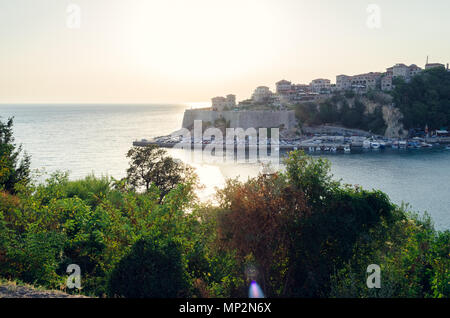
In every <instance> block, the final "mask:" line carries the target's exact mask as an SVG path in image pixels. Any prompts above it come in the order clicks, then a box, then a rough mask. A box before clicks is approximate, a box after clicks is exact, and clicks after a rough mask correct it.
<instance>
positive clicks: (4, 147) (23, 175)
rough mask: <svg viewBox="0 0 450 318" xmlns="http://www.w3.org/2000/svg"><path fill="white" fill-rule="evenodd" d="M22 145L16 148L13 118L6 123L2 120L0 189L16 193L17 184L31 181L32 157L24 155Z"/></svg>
mask: <svg viewBox="0 0 450 318" xmlns="http://www.w3.org/2000/svg"><path fill="white" fill-rule="evenodd" d="M21 152H22V145H20V146H16V144H15V143H14V136H13V118H9V119H8V120H7V122H6V123H4V122H2V121H1V120H0V189H3V190H6V191H8V192H10V193H13V194H14V193H15V189H14V187H15V185H16V184H17V183H24V184H28V183H29V181H30V164H31V157H30V156H29V155H28V154H27V153H24V154H23V155H22V157H21Z"/></svg>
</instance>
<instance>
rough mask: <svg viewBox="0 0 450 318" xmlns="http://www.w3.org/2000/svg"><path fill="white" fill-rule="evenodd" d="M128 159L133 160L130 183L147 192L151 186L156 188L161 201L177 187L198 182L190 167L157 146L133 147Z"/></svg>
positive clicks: (128, 171) (129, 169)
mask: <svg viewBox="0 0 450 318" xmlns="http://www.w3.org/2000/svg"><path fill="white" fill-rule="evenodd" d="M127 157H128V158H130V160H131V161H130V167H129V168H128V170H127V179H128V182H129V183H130V184H131V185H132V186H134V187H135V188H141V187H144V188H145V190H146V191H147V192H148V191H149V190H150V187H151V185H154V186H156V187H157V188H158V189H159V191H160V200H161V201H162V200H163V198H164V197H165V196H166V195H167V194H168V193H169V192H170V191H171V190H173V189H175V188H176V187H177V185H179V184H181V183H188V182H190V183H193V182H194V181H195V180H196V175H195V173H194V171H193V169H192V168H191V167H190V166H188V165H185V164H183V163H182V162H180V161H178V160H175V159H173V158H172V157H170V156H167V151H166V150H165V149H162V148H159V147H158V146H156V145H150V146H146V147H133V148H132V149H130V150H129V151H128V154H127Z"/></svg>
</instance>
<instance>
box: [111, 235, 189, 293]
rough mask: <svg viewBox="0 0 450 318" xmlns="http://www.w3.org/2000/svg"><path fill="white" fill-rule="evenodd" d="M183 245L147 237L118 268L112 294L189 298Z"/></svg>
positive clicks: (113, 278)
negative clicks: (182, 250)
mask: <svg viewBox="0 0 450 318" xmlns="http://www.w3.org/2000/svg"><path fill="white" fill-rule="evenodd" d="M185 268H186V264H185V261H184V259H183V256H182V252H181V246H180V244H179V243H177V242H175V241H174V240H171V239H163V238H153V237H150V238H145V239H141V240H139V241H138V242H136V244H135V245H134V246H133V248H132V249H131V251H130V253H129V254H128V255H127V256H125V257H124V258H123V259H122V260H121V261H120V262H119V264H117V266H116V267H115V268H114V270H113V272H112V274H111V277H110V279H109V285H108V294H109V296H111V297H126V298H177V297H186V296H188V290H189V282H188V275H187V273H186V270H185Z"/></svg>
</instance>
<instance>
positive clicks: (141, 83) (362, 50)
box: [0, 0, 450, 103]
mask: <svg viewBox="0 0 450 318" xmlns="http://www.w3.org/2000/svg"><path fill="white" fill-rule="evenodd" d="M372 3H375V4H377V5H378V6H379V7H380V9H381V27H380V28H369V27H368V26H367V23H366V22H367V19H368V16H369V13H368V12H367V7H368V5H369V4H372ZM69 4H76V5H78V6H79V7H80V9H81V15H80V17H81V20H80V28H79V29H73V28H69V27H68V26H67V19H68V16H69V13H68V12H67V7H68V5H69ZM449 11H450V2H449V1H448V0H442V1H438V0H436V1H423V0H420V1H419V0H413V1H406V0H398V1H357V0H348V1H331V0H328V1H326V0H320V1H302V0H281V1H280V0H276V1H275V0H227V1H224V0H222V1H217V0H189V1H186V0H164V1H160V0H148V1H145V0H133V1H124V0H95V1H92V0H73V1H65V0H39V1H36V0H14V1H12V0H0V40H1V42H0V103H46V102H55V103H57V102H67V103H76V102H78V103H102V102H104V103H151V102H167V103H169V102H177V103H178V102H203V101H209V100H210V98H211V97H214V96H217V95H225V94H229V93H233V94H236V95H237V98H238V100H243V99H246V98H249V97H250V96H251V93H252V91H253V89H254V88H255V87H256V86H259V85H265V86H269V87H271V88H272V89H273V88H274V84H275V82H276V81H278V80H280V79H283V78H284V79H288V80H290V81H293V82H295V83H309V82H310V81H311V80H312V79H315V78H328V79H330V80H331V82H332V83H334V82H335V80H336V75H339V74H348V75H353V74H358V73H365V72H370V71H374V72H375V71H379V72H383V71H385V69H386V67H389V66H392V65H393V64H395V63H405V64H408V65H409V64H413V63H414V64H417V65H419V66H421V67H423V66H424V64H425V61H426V57H427V55H429V56H430V61H433V62H441V63H447V62H450V42H449V41H448V39H449V35H450V19H448V13H449Z"/></svg>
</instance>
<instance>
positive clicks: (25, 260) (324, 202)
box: [0, 148, 450, 297]
mask: <svg viewBox="0 0 450 318" xmlns="http://www.w3.org/2000/svg"><path fill="white" fill-rule="evenodd" d="M147 150H148V149H145V148H142V149H134V151H135V152H140V151H142V152H144V153H145V151H147ZM8 154H9V153H8V152H2V153H0V155H1V157H2V158H3V156H8ZM165 157H166V155H165V154H162V156H161V157H160V158H165ZM131 164H133V162H132V163H131ZM146 167H147V168H145V169H147V170H145V169H144V170H143V172H145V171H147V172H148V171H149V170H148V169H150V168H149V167H153V166H151V165H147V166H146ZM142 176H148V174H146V173H143V174H142ZM158 176H161V175H159V174H158ZM196 182H197V181H196V178H181V179H176V182H175V183H173V184H172V185H171V190H169V191H168V192H167V193H165V194H164V195H163V196H161V193H162V192H161V190H160V189H158V187H157V186H156V185H155V184H156V180H153V179H151V180H150V186H149V187H145V186H144V187H142V188H139V189H138V188H136V187H134V186H133V185H132V184H130V182H129V180H127V179H124V180H120V181H117V180H114V179H112V178H107V177H103V178H96V177H94V176H88V177H86V178H85V179H83V180H77V181H69V179H68V176H67V174H65V173H55V174H53V175H51V176H50V177H49V178H48V179H47V181H46V182H45V183H43V184H35V182H28V183H22V182H17V183H16V184H15V186H14V192H12V191H7V190H6V189H5V190H3V191H2V192H0V276H1V277H3V278H6V279H16V280H20V281H24V282H28V283H33V284H37V285H41V286H44V287H47V288H61V289H65V280H66V278H67V273H66V268H67V266H68V265H69V264H78V265H79V266H80V267H81V271H82V282H81V284H82V290H81V292H82V293H84V294H88V295H97V296H109V297H246V296H247V290H248V286H249V284H250V282H251V281H252V280H256V281H257V282H258V283H259V284H260V285H261V287H262V289H263V290H264V293H265V295H266V296H270V297H449V296H450V285H449V282H450V272H449V268H450V231H445V232H437V231H435V230H434V228H433V225H432V223H431V221H430V219H429V218H424V219H420V218H418V217H415V216H412V215H410V214H409V213H407V212H406V208H405V207H398V206H395V205H393V204H392V203H391V202H390V201H389V198H388V197H387V196H386V195H385V194H383V193H382V192H379V191H366V190H363V189H361V188H359V187H351V186H346V185H342V184H341V183H340V182H338V181H335V180H333V178H332V176H331V175H330V169H329V163H328V162H327V161H326V160H323V159H312V158H311V157H308V156H305V155H304V154H303V153H301V152H293V153H291V154H290V156H289V157H288V158H287V159H286V170H285V172H278V173H274V174H262V175H260V176H259V177H257V178H253V179H249V180H248V181H247V182H239V181H237V180H229V181H228V182H227V185H226V186H225V187H224V188H223V189H221V190H219V191H218V194H217V199H218V200H217V201H218V202H217V204H215V205H209V204H200V203H199V202H198V201H197V199H196V197H195V190H196V186H197V184H196ZM138 184H139V183H138ZM163 184H164V183H163ZM370 264H378V265H380V266H381V269H382V288H381V289H368V288H367V286H366V276H367V273H366V269H367V266H368V265H370Z"/></svg>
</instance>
